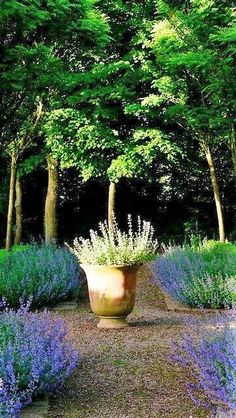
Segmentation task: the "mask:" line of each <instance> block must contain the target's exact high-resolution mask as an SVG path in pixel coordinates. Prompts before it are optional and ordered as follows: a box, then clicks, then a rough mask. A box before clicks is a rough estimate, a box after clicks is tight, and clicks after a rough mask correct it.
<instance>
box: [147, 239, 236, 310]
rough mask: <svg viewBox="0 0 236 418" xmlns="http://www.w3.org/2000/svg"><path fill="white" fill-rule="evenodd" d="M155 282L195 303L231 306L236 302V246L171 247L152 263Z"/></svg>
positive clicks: (209, 305)
mask: <svg viewBox="0 0 236 418" xmlns="http://www.w3.org/2000/svg"><path fill="white" fill-rule="evenodd" d="M152 269H153V272H154V276H155V279H154V280H155V282H156V283H157V284H158V285H160V286H161V287H162V288H163V289H164V290H165V291H166V292H167V293H169V294H170V295H171V296H172V297H173V298H174V299H177V300H178V301H179V302H182V303H184V304H186V305H189V306H192V307H202V308H208V307H209V308H231V307H233V306H235V304H236V291H235V289H236V247H235V246H233V245H230V246H229V245H226V244H225V247H224V246H223V247H220V251H219V248H218V247H217V246H216V247H214V246H213V247H212V248H211V247H210V248H205V247H200V248H199V249H197V250H196V249H192V248H189V247H184V248H173V249H172V248H170V249H168V250H167V251H166V253H165V254H164V255H163V256H161V257H158V258H157V260H156V262H155V263H153V264H152Z"/></svg>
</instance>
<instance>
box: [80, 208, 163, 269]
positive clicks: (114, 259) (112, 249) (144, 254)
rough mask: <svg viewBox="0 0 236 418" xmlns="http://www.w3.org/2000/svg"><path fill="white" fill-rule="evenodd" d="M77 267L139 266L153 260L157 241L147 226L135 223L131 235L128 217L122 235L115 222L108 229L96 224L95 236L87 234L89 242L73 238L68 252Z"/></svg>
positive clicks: (105, 224)
mask: <svg viewBox="0 0 236 418" xmlns="http://www.w3.org/2000/svg"><path fill="white" fill-rule="evenodd" d="M72 251H73V252H74V254H75V255H76V256H77V257H78V259H79V262H80V263H81V264H93V265H122V266H124V265H129V266H130V265H140V264H143V263H145V262H148V261H152V260H154V259H155V258H156V256H157V241H156V240H155V239H154V228H153V227H152V225H151V223H150V222H147V221H144V220H143V221H142V220H141V218H140V217H138V219H137V230H136V231H134V228H133V222H132V217H131V215H128V232H122V231H121V230H120V228H119V227H118V224H117V222H116V219H115V218H114V219H113V226H112V228H109V227H108V225H107V222H100V224H99V232H98V231H94V230H90V238H89V239H85V238H82V237H80V238H76V239H75V240H74V247H73V249H72Z"/></svg>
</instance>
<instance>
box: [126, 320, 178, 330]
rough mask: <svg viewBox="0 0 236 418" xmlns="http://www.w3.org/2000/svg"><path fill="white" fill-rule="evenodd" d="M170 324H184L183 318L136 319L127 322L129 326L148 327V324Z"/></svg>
mask: <svg viewBox="0 0 236 418" xmlns="http://www.w3.org/2000/svg"><path fill="white" fill-rule="evenodd" d="M157 325H158V326H163V325H164V326H171V325H173V326H174V325H180V326H181V325H182V326H184V320H183V319H182V318H179V319H178V318H156V319H155V318H154V319H137V320H135V321H132V322H129V326H130V327H140V328H143V327H150V326H157Z"/></svg>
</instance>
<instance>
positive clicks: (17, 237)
mask: <svg viewBox="0 0 236 418" xmlns="http://www.w3.org/2000/svg"><path fill="white" fill-rule="evenodd" d="M15 212H16V228H15V239H14V244H15V245H19V244H20V242H21V237H22V221H23V213H22V187H21V179H20V177H19V176H18V175H17V176H16V200H15Z"/></svg>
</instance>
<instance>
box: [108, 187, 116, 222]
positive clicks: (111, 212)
mask: <svg viewBox="0 0 236 418" xmlns="http://www.w3.org/2000/svg"><path fill="white" fill-rule="evenodd" d="M115 195H116V185H115V183H113V182H110V185H109V193H108V227H109V229H110V230H112V229H113V226H114V216H115Z"/></svg>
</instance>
